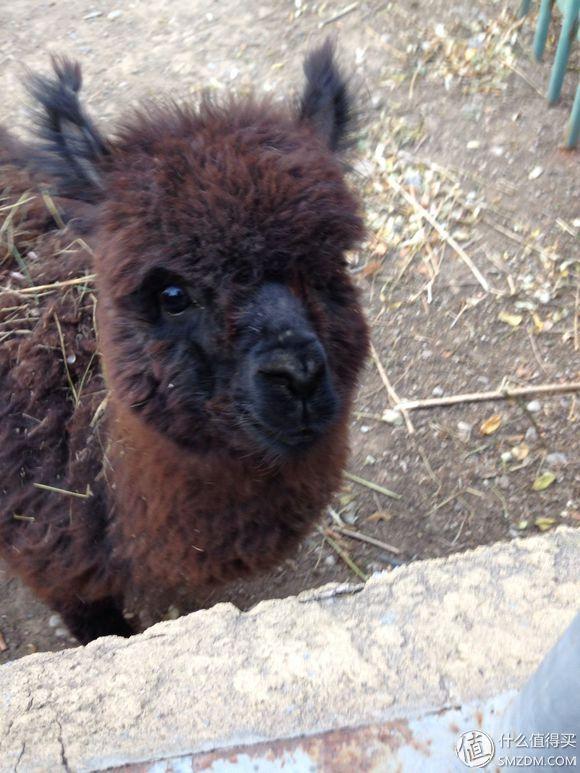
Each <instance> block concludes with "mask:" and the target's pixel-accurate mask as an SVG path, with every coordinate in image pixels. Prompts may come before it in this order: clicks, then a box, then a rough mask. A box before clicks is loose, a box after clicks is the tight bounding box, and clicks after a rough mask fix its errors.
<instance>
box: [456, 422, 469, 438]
mask: <svg viewBox="0 0 580 773" xmlns="http://www.w3.org/2000/svg"><path fill="white" fill-rule="evenodd" d="M457 431H458V433H459V437H460V439H461V440H464V441H467V440H469V438H470V437H471V424H468V423H467V422H466V421H458V422H457Z"/></svg>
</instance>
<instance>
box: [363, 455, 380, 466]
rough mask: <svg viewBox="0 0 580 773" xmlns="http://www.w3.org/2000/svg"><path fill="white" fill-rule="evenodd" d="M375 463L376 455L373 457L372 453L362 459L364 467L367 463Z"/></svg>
mask: <svg viewBox="0 0 580 773" xmlns="http://www.w3.org/2000/svg"><path fill="white" fill-rule="evenodd" d="M376 463H377V460H376V457H374V456H373V455H372V454H368V455H367V458H366V459H365V461H364V466H365V467H366V466H367V465H371V464H376Z"/></svg>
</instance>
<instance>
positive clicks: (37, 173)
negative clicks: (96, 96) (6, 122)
mask: <svg viewBox="0 0 580 773" xmlns="http://www.w3.org/2000/svg"><path fill="white" fill-rule="evenodd" d="M305 71H306V74H307V86H306V89H305V92H304V94H303V98H302V103H301V109H300V112H299V113H298V115H296V114H294V113H292V112H288V111H286V112H284V111H282V110H280V109H279V108H274V107H273V106H271V105H268V104H266V103H257V102H252V101H246V102H240V103H236V102H233V101H232V102H230V103H227V104H226V105H224V106H222V107H219V106H216V105H214V104H212V103H207V102H206V103H204V104H202V105H201V106H200V108H199V109H198V110H191V109H183V108H177V107H175V106H165V107H157V108H149V109H148V110H147V111H142V112H140V113H137V114H136V115H135V116H134V117H133V118H132V119H131V120H129V121H128V122H127V123H125V124H124V125H122V126H121V127H120V128H119V130H118V132H117V135H116V137H115V139H113V140H105V139H104V138H103V137H101V135H100V134H99V133H98V131H97V130H96V128H95V127H94V125H93V124H92V122H91V121H90V120H89V119H88V118H87V116H86V115H85V113H84V111H83V110H82V108H81V106H80V103H79V102H78V97H77V95H78V91H79V89H80V70H79V69H78V67H77V66H75V65H72V64H70V63H68V62H58V61H57V62H55V73H56V78H55V79H54V80H50V79H45V78H37V79H35V80H33V82H32V86H31V90H32V93H33V95H34V96H35V98H36V99H37V100H38V102H39V103H40V105H41V110H40V115H39V123H40V136H41V137H42V139H43V140H44V145H43V146H41V147H40V148H38V147H34V146H26V145H21V144H19V143H17V142H15V141H14V140H12V139H11V138H10V137H9V136H8V134H7V133H6V132H4V131H0V183H1V187H0V190H1V191H2V197H3V201H2V203H3V204H8V205H9V206H10V207H12V208H13V210H14V213H13V215H12V214H11V223H10V224H9V225H11V227H12V228H13V232H14V233H13V237H12V240H11V241H9V243H7V246H6V254H5V255H4V256H3V261H2V263H1V267H0V278H1V280H2V286H3V287H4V288H5V290H4V291H3V293H2V294H1V295H0V314H2V315H5V317H4V316H3V317H2V321H4V320H6V323H7V330H8V331H9V335H7V336H5V340H4V342H3V343H2V344H1V348H0V379H1V383H2V391H1V393H0V472H1V475H2V486H1V488H0V555H2V557H3V558H4V559H5V560H6V561H7V562H8V563H9V565H10V566H12V568H13V569H14V570H15V571H16V573H18V574H19V575H20V576H21V577H22V578H23V579H24V581H25V582H27V583H28V584H29V585H30V586H31V587H32V588H33V589H34V590H35V591H36V593H37V594H38V595H39V596H40V597H41V598H42V599H43V600H44V601H46V602H47V603H48V604H50V605H51V606H52V607H53V608H55V609H57V610H58V611H59V612H61V614H62V615H63V617H64V619H65V622H66V623H67V624H68V625H69V627H70V629H71V630H72V631H73V633H74V634H75V635H76V636H77V638H79V640H80V641H82V642H86V641H90V640H91V639H93V638H95V637H97V636H99V635H103V634H121V635H129V634H130V632H131V629H130V627H129V626H128V624H127V623H126V622H125V620H124V619H123V616H122V608H123V600H124V599H125V598H126V597H127V595H128V594H137V595H138V596H139V595H143V596H145V595H147V594H148V593H151V592H154V593H158V594H163V595H165V596H166V595H167V594H171V593H175V592H178V591H180V592H181V591H183V590H185V591H191V592H195V590H196V589H197V588H199V587H201V586H203V585H207V584H214V583H221V582H226V581H229V580H232V579H234V578H236V577H244V576H247V575H249V574H251V573H253V572H256V571H263V570H267V569H269V568H271V567H273V566H275V565H276V564H277V563H279V562H280V561H281V560H282V559H283V558H284V557H285V556H287V555H288V554H289V553H291V551H292V550H293V549H295V547H296V546H297V544H298V543H299V541H300V539H301V538H302V537H303V536H304V535H305V534H306V533H307V532H308V530H309V529H310V528H311V527H312V525H313V524H314V523H315V521H316V519H317V518H319V517H320V515H321V513H322V512H323V511H324V509H325V507H326V505H327V504H328V502H329V501H330V498H331V496H332V493H333V492H334V491H335V490H336V489H337V487H338V485H339V483H340V478H341V473H342V470H343V468H344V464H345V460H346V455H347V427H348V420H349V415H350V408H351V403H352V397H353V392H354V389H355V387H356V384H357V379H358V375H359V373H360V369H361V367H362V364H363V362H364V359H365V356H366V351H367V346H368V341H367V330H366V325H365V321H364V318H363V315H362V313H361V310H360V306H359V304H358V299H357V294H356V291H355V289H354V287H353V286H352V283H351V281H350V278H349V276H348V273H347V271H346V264H345V261H344V252H345V251H346V250H348V249H350V248H351V247H352V246H353V245H354V244H355V243H356V241H357V240H358V239H359V238H360V236H361V235H362V224H361V221H360V218H359V215H358V211H357V203H356V200H355V199H354V198H353V196H352V194H351V193H350V192H349V191H348V189H347V187H346V185H345V183H344V179H343V177H344V171H343V168H342V165H341V162H340V159H339V158H338V157H337V155H336V153H337V151H338V150H339V147H340V145H341V142H342V140H343V139H344V133H345V131H346V129H347V128H348V127H347V123H348V116H349V111H348V102H347V95H346V87H345V84H344V82H343V81H342V80H341V78H340V76H339V75H338V73H337V71H336V69H335V67H334V63H333V59H332V49H331V47H330V46H329V45H326V46H324V47H323V48H322V49H320V50H319V51H317V52H315V53H314V54H312V55H311V57H310V58H309V59H308V60H307V63H306V66H305ZM22 255H24V256H25V264H26V271H27V276H24V275H22V274H21V273H19V269H20V268H21V266H22V260H21V256H22ZM89 274H90V275H91V276H92V275H96V283H95V284H93V280H92V278H89V279H87V281H86V286H85V284H84V282H83V280H82V277H83V276H85V275H89ZM70 280H73V281H72V282H71V283H70V284H69V282H70ZM54 282H57V283H59V286H58V287H57V288H48V290H46V291H38V292H31V291H30V290H26V284H32V285H34V286H36V287H38V286H39V285H40V286H44V285H47V284H48V285H50V284H52V283H54ZM95 285H96V286H95ZM97 299H98V300H97ZM15 315H16V316H15ZM22 315H24V316H23V319H24V322H18V320H19V318H20V316H22ZM17 324H20V325H23V326H24V330H19V328H17V327H16V326H17ZM96 330H98V335H96Z"/></svg>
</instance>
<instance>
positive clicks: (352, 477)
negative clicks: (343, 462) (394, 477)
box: [344, 472, 401, 499]
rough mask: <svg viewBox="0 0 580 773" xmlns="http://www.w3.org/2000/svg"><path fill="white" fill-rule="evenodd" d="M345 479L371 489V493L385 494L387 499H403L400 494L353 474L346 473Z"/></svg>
mask: <svg viewBox="0 0 580 773" xmlns="http://www.w3.org/2000/svg"><path fill="white" fill-rule="evenodd" d="M344 477H345V478H348V480H352V481H353V482H354V483H358V484H359V485H360V486H366V487H367V488H370V489H371V491H376V492H377V493H378V494H384V495H385V496H386V497H391V499H401V495H400V494H397V493H395V492H394V491H391V490H390V489H388V488H385V487H384V486H380V485H379V484H378V483H373V481H372V480H367V479H366V478H361V477H359V476H358V475H353V474H352V472H345V473H344Z"/></svg>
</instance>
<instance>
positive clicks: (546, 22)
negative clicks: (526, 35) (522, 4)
mask: <svg viewBox="0 0 580 773" xmlns="http://www.w3.org/2000/svg"><path fill="white" fill-rule="evenodd" d="M553 7H554V0H542V5H541V6H540V15H539V16H538V26H537V27H536V34H535V35H534V56H535V57H536V60H537V61H538V62H539V61H540V60H541V58H542V56H543V55H544V48H545V47H546V40H547V38H548V27H549V26H550V19H551V18H552V8H553Z"/></svg>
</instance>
